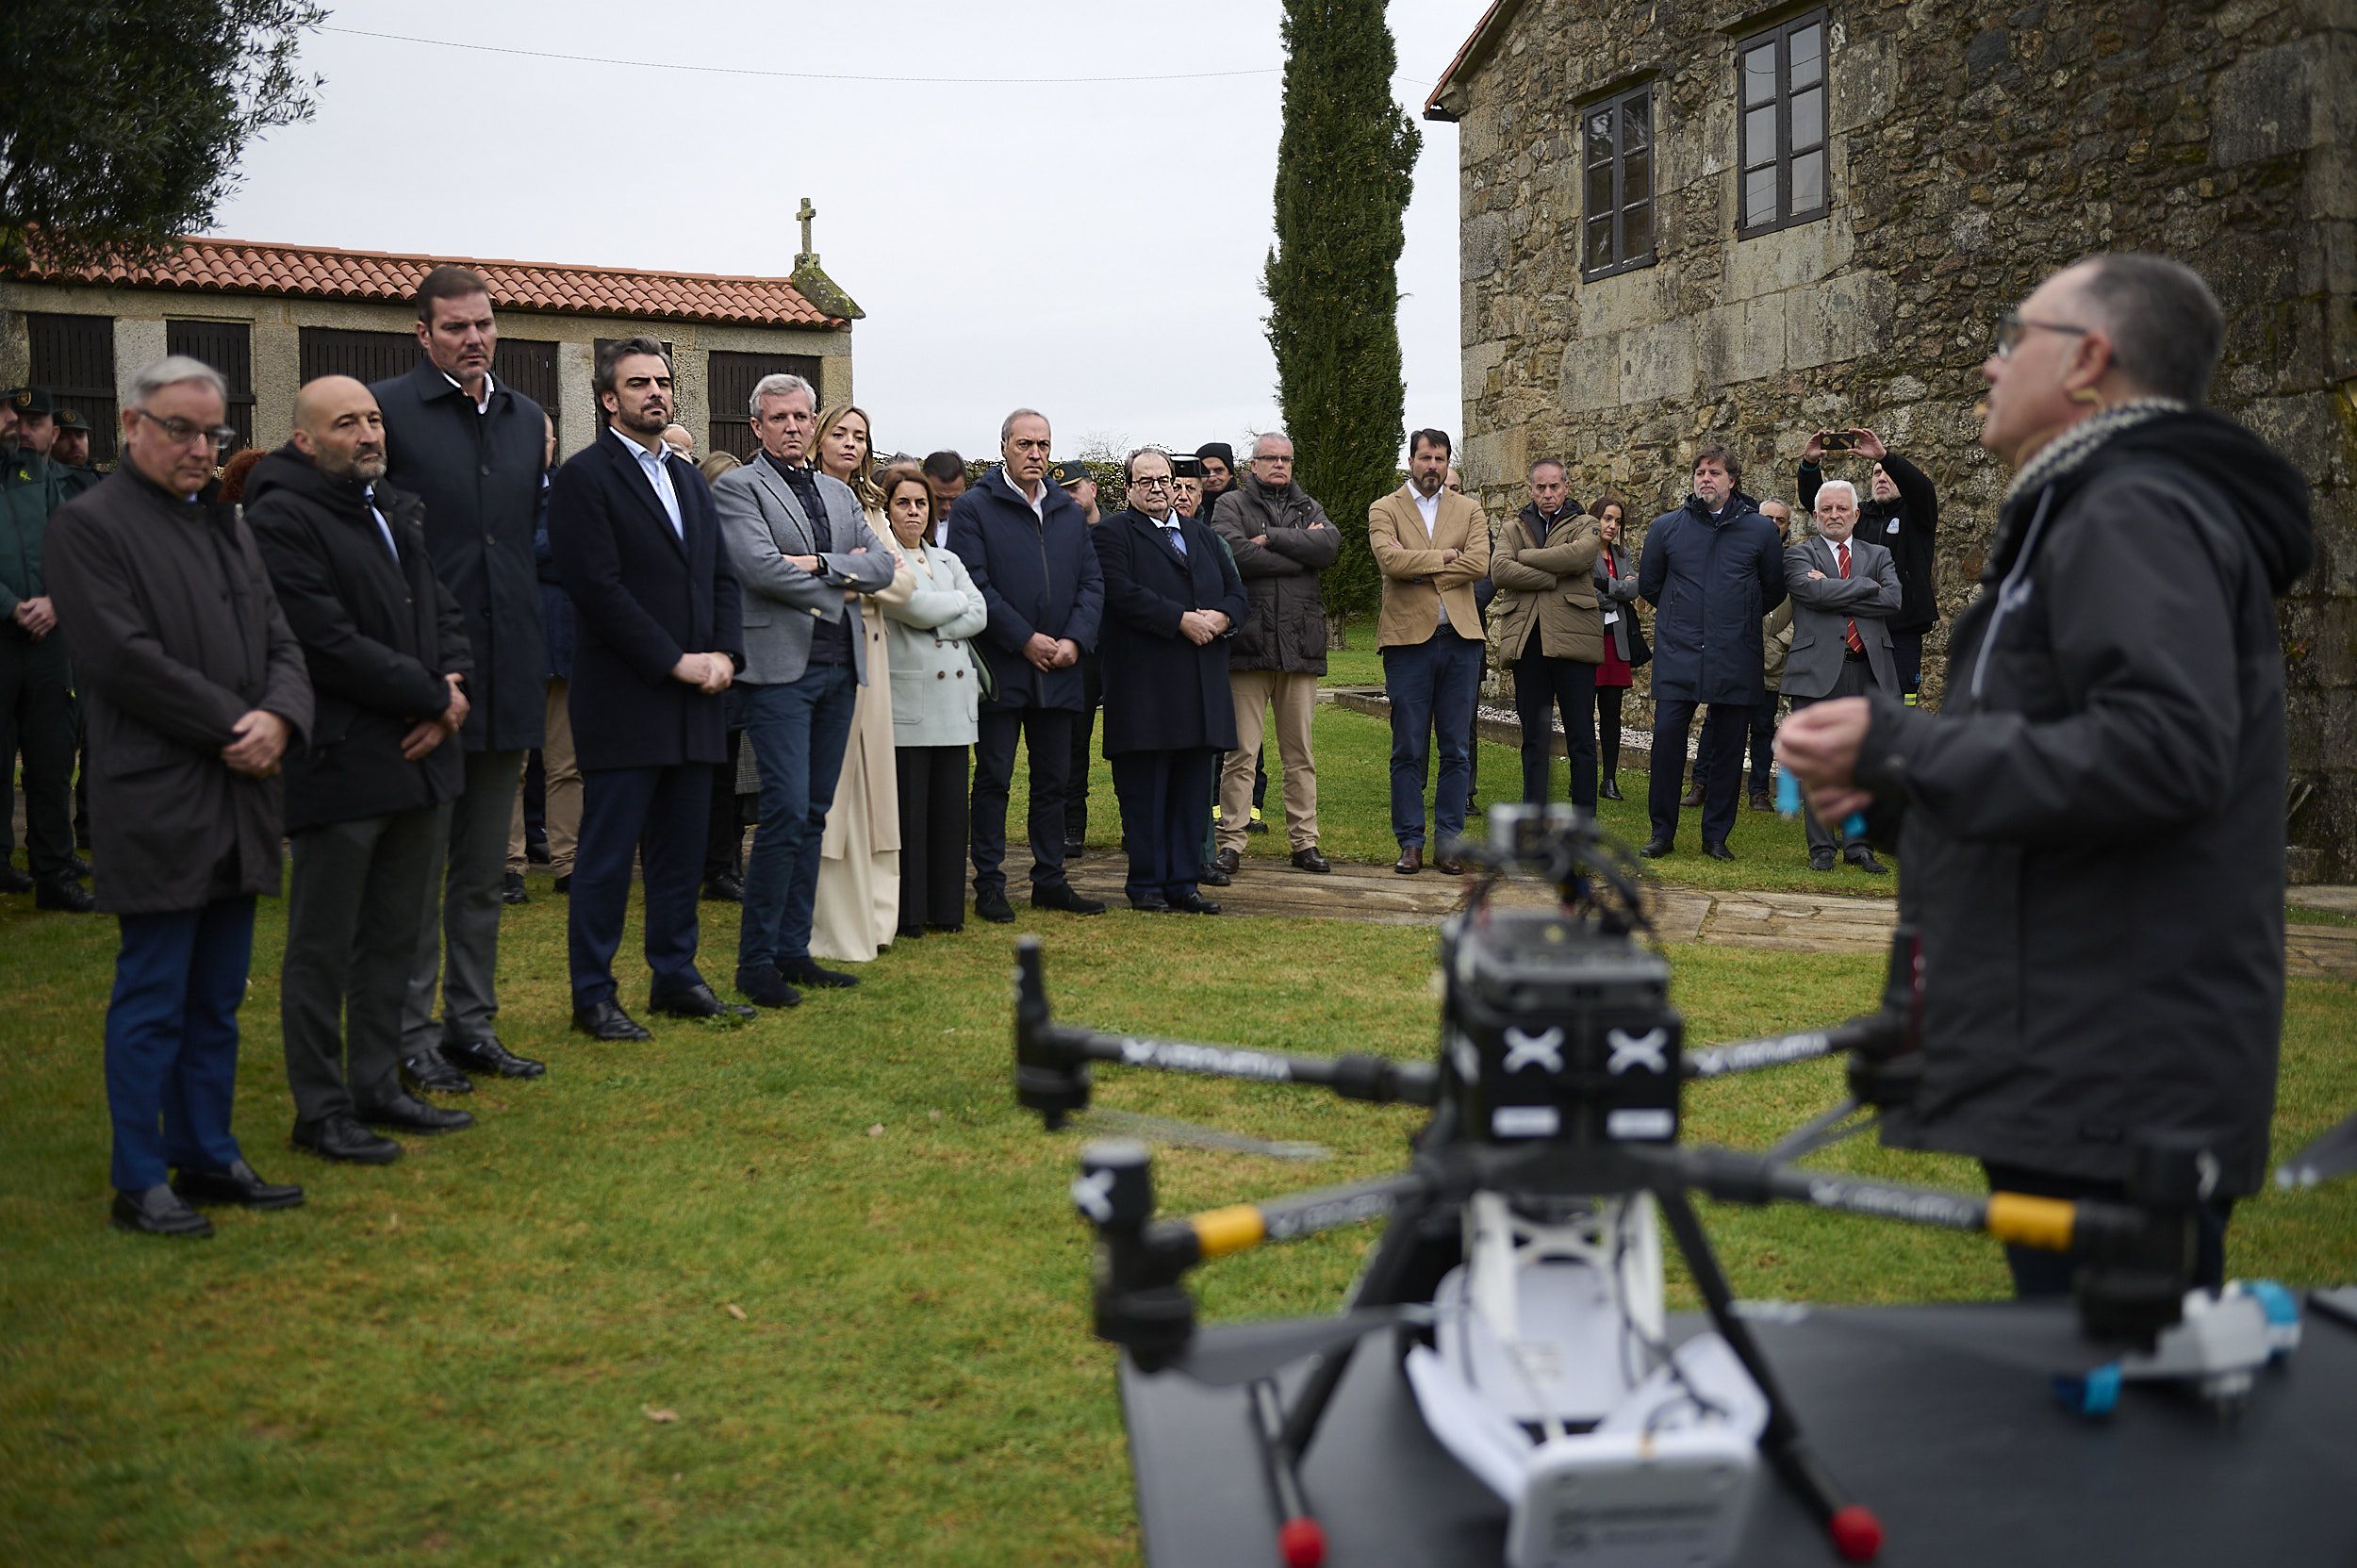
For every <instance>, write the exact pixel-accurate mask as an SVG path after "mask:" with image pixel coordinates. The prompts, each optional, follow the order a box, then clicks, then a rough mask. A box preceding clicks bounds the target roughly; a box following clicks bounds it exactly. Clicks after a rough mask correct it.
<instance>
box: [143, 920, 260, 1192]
mask: <svg viewBox="0 0 2357 1568" xmlns="http://www.w3.org/2000/svg"><path fill="white" fill-rule="evenodd" d="M122 925H123V950H122V952H121V953H120V954H119V955H118V956H117V957H116V959H115V989H114V997H113V999H112V1000H110V1001H109V1002H108V1003H107V1114H108V1115H109V1116H110V1117H112V1118H113V1121H114V1133H115V1138H114V1162H113V1167H112V1171H111V1174H110V1176H109V1180H112V1181H113V1183H114V1186H115V1190H116V1191H117V1192H125V1193H137V1192H144V1191H146V1190H147V1189H148V1188H150V1187H156V1186H161V1185H162V1184H163V1181H164V1175H165V1169H166V1167H167V1166H171V1165H177V1166H179V1167H180V1169H182V1170H184V1171H223V1170H227V1169H228V1168H229V1167H230V1166H231V1165H234V1164H237V1163H238V1162H239V1160H240V1159H242V1158H244V1156H243V1155H241V1154H240V1153H239V1151H238V1140H237V1139H235V1138H234V1137H231V1136H230V1134H229V1106H230V1101H231V1099H232V1098H234V1097H235V1095H236V1092H237V1085H238V1004H239V1002H240V1001H243V1000H244V999H245V977H246V969H247V966H249V965H250V964H251V963H252V961H253V957H254V899H253V896H252V895H251V894H248V895H246V896H244V897H242V898H236V899H216V900H213V901H212V902H211V903H208V904H206V905H205V906H204V907H203V908H201V909H178V910H173V911H172V912H171V913H169V914H164V915H125V916H122Z"/></svg>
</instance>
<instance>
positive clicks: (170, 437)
mask: <svg viewBox="0 0 2357 1568" xmlns="http://www.w3.org/2000/svg"><path fill="white" fill-rule="evenodd" d="M131 412H132V413H134V414H137V415H138V416H139V417H140V419H143V420H145V421H147V422H148V423H150V424H152V425H154V426H155V427H156V428H157V429H158V430H160V431H162V432H163V433H164V439H165V440H167V441H169V442H171V443H172V444H173V446H187V445H189V444H190V443H191V442H195V441H202V442H204V443H205V444H206V446H210V447H219V448H220V449H221V450H222V451H223V452H226V451H228V450H229V449H230V448H231V447H233V446H236V445H237V444H238V427H237V426H236V425H234V424H212V425H205V424H196V423H193V422H191V421H188V420H184V419H180V418H177V417H176V416H175V417H174V418H172V419H169V420H162V419H157V417H156V416H155V415H153V414H151V413H149V412H148V411H147V410H146V409H144V408H139V407H134V408H133V409H132V410H131Z"/></svg>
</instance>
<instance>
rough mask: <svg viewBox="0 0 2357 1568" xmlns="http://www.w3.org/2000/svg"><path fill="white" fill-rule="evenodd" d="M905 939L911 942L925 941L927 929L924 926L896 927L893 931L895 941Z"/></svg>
mask: <svg viewBox="0 0 2357 1568" xmlns="http://www.w3.org/2000/svg"><path fill="white" fill-rule="evenodd" d="M903 938H906V939H907V940H908V941H911V942H921V941H923V940H924V939H925V928H924V927H923V926H899V927H896V928H895V929H894V931H893V940H894V941H896V942H897V941H899V940H901V939H903Z"/></svg>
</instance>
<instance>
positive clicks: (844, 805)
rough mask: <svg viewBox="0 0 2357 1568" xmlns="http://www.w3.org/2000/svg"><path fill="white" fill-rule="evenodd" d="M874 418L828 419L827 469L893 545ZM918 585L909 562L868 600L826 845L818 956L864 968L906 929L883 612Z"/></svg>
mask: <svg viewBox="0 0 2357 1568" xmlns="http://www.w3.org/2000/svg"><path fill="white" fill-rule="evenodd" d="M869 428H870V427H869V425H868V421H867V414H866V411H865V409H861V408H855V407H853V406H852V405H851V404H838V405H837V406H835V407H832V408H830V409H828V410H826V411H825V412H824V413H822V414H820V415H819V416H818V425H817V430H818V440H817V448H816V462H817V465H818V468H819V470H820V471H821V472H823V473H828V474H831V475H832V476H833V477H835V478H837V479H840V480H842V481H843V483H845V484H846V485H849V486H850V487H851V490H852V493H853V494H855V495H857V496H858V497H859V499H860V505H861V507H862V508H863V509H864V510H865V512H866V513H867V525H868V526H869V527H870V528H872V529H874V530H875V531H876V534H877V536H879V537H880V538H883V539H887V540H888V539H890V538H891V537H892V529H891V525H890V523H889V522H887V521H886V520H885V518H884V513H883V498H882V495H881V494H879V493H878V491H877V489H876V484H875V481H874V480H873V479H871V478H870V477H868V472H867V466H868V465H867V457H868V454H869V452H870V451H872V450H873V441H872V438H871V437H870V434H869ZM915 588H916V580H915V578H914V577H912V576H911V575H910V574H909V569H908V565H907V563H906V562H902V563H901V564H900V566H899V568H898V569H897V570H896V571H894V573H893V574H892V583H891V586H888V587H885V588H882V589H880V590H879V591H877V592H875V593H872V594H867V595H864V596H861V597H860V598H859V601H858V602H859V625H858V626H857V627H855V628H854V629H853V632H852V635H854V636H858V637H862V638H864V639H865V642H866V649H865V653H866V662H867V682H866V684H865V685H862V686H861V687H860V688H859V696H858V698H857V699H856V701H854V702H853V704H852V708H851V736H850V740H849V743H848V744H846V745H845V747H844V748H843V773H842V777H841V778H840V779H839V780H838V781H837V782H836V784H835V786H834V805H833V807H832V809H831V810H829V811H828V813H827V832H826V835H825V836H824V837H823V838H822V839H821V840H820V841H819V846H818V897H817V900H816V904H815V905H814V906H813V909H812V915H811V928H810V952H811V956H812V957H813V958H843V959H849V960H850V961H851V962H853V963H855V964H864V963H865V962H866V961H867V960H869V959H871V958H873V957H875V956H876V954H877V952H878V951H879V950H880V949H884V948H888V947H890V946H891V945H892V938H893V935H894V933H896V932H898V929H899V925H900V789H899V784H898V778H897V776H896V774H895V770H894V767H893V756H892V655H891V652H890V644H889V643H888V642H887V641H886V640H885V636H884V619H883V606H885V605H886V604H900V603H905V602H907V601H908V598H909V595H910V594H912V593H914V592H915Z"/></svg>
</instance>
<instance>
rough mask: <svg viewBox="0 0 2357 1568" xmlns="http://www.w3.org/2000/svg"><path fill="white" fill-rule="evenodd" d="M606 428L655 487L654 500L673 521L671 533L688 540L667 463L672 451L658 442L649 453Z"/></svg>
mask: <svg viewBox="0 0 2357 1568" xmlns="http://www.w3.org/2000/svg"><path fill="white" fill-rule="evenodd" d="M605 428H606V429H607V430H608V431H609V432H611V433H612V435H613V437H614V438H615V439H616V440H618V441H619V442H621V443H622V450H623V451H624V452H627V453H629V454H631V455H632V456H633V457H635V458H637V459H638V471H639V472H641V473H643V474H645V475H646V476H647V483H648V484H650V485H651V486H653V487H654V498H655V499H656V500H657V501H660V502H661V503H663V510H664V512H665V513H666V514H667V515H668V517H669V518H670V520H671V532H672V533H673V534H675V535H677V536H679V537H680V538H682V539H684V538H686V537H687V529H686V526H685V525H684V523H682V522H681V521H680V515H679V492H678V491H677V490H674V489H673V488H671V466H670V464H669V463H668V462H666V461H665V459H666V458H668V456H669V455H670V454H671V449H670V448H669V447H667V446H665V445H663V444H662V443H661V442H659V441H658V442H657V443H656V444H655V449H654V450H653V451H652V452H649V451H648V450H647V449H646V448H645V447H642V446H640V445H639V444H638V443H637V442H636V441H634V440H632V439H631V438H630V437H627V436H625V435H623V434H622V433H621V432H620V431H618V430H616V429H615V428H614V427H613V426H612V425H610V424H609V425H607V426H606V427H605Z"/></svg>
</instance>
